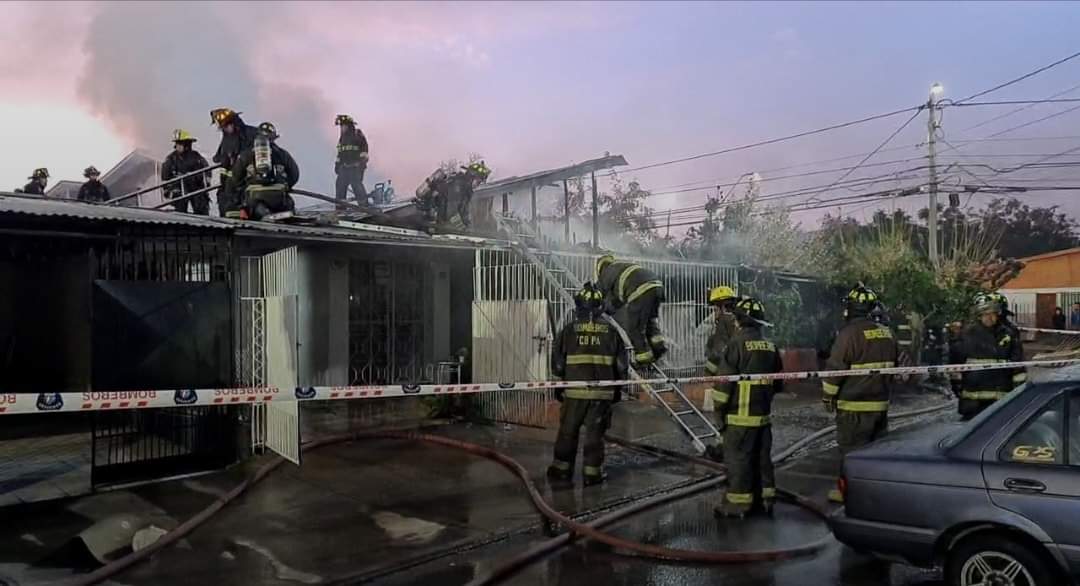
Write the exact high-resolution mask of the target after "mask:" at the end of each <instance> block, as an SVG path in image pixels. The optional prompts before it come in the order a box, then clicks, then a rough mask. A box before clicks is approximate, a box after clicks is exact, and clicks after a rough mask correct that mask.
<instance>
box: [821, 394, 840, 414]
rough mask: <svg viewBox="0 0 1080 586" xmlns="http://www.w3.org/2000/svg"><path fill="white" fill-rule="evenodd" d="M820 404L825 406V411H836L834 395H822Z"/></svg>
mask: <svg viewBox="0 0 1080 586" xmlns="http://www.w3.org/2000/svg"><path fill="white" fill-rule="evenodd" d="M821 404H822V405H823V406H824V407H825V412H826V413H836V397H822V398H821Z"/></svg>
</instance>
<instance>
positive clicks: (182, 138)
mask: <svg viewBox="0 0 1080 586" xmlns="http://www.w3.org/2000/svg"><path fill="white" fill-rule="evenodd" d="M172 140H173V142H195V141H197V140H199V139H197V138H195V137H194V136H192V134H191V133H190V132H188V131H186V130H184V129H183V128H177V129H176V130H174V131H173V133H172Z"/></svg>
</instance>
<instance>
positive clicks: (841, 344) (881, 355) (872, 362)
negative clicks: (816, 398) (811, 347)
mask: <svg viewBox="0 0 1080 586" xmlns="http://www.w3.org/2000/svg"><path fill="white" fill-rule="evenodd" d="M877 303H878V296H877V294H876V293H874V292H873V291H871V290H870V289H868V288H866V287H864V286H862V285H859V286H857V287H855V288H854V289H852V290H851V292H849V293H848V294H847V297H845V298H844V315H845V317H846V319H847V323H846V324H845V325H844V327H843V328H841V329H840V332H839V333H838V334H837V335H836V341H835V342H833V346H832V350H831V351H830V352H829V358H828V361H827V362H826V369H827V370H873V369H878V368H892V367H894V366H896V361H897V359H898V355H899V350H898V348H897V344H896V339H895V337H894V336H893V332H892V330H890V329H889V328H888V327H887V326H884V325H881V324H878V323H875V322H874V321H873V320H872V319H871V318H870V314H871V312H872V311H873V310H874V307H875V306H876V305H877ZM891 378H892V377H891V376H887V375H881V374H873V373H871V374H867V375H865V376H852V377H840V378H826V379H823V381H822V390H823V392H824V394H823V397H822V400H823V401H824V404H825V410H826V411H828V412H829V413H835V414H836V443H837V444H838V446H839V448H840V456H841V461H842V460H843V456H844V455H845V454H847V453H848V452H850V451H852V450H854V449H856V448H859V447H862V446H864V445H866V444H868V443H870V442H872V441H874V440H876V439H879V438H881V437H884V436H885V434H886V433H888V428H889V422H888V412H889V394H890V386H891V383H892V381H891ZM829 500H831V501H833V502H843V495H842V494H841V493H840V491H839V490H836V489H834V490H831V491H829Z"/></svg>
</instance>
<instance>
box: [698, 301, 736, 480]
mask: <svg viewBox="0 0 1080 586" xmlns="http://www.w3.org/2000/svg"><path fill="white" fill-rule="evenodd" d="M738 300H739V298H738V297H736V296H735V290H734V289H732V288H731V287H727V286H724V285H721V286H719V287H714V288H712V289H711V290H710V291H709V305H711V306H713V310H714V312H715V313H714V322H713V330H712V333H711V334H710V335H709V339H708V341H707V342H706V344H705V373H706V374H708V375H709V376H715V375H717V374H719V372H720V364H721V363H722V362H723V360H724V352H725V351H726V350H727V345H728V342H730V341H731V338H732V337H733V336H734V335H735V330H736V325H735V316H734V314H732V309H733V308H734V307H735V303H736V302H737V301H738ZM723 394H724V389H723V388H722V384H721V383H716V384H714V385H713V392H712V398H713V405H714V406H715V405H716V404H717V402H716V399H717V397H718V396H720V395H723ZM713 417H714V418H715V420H716V421H715V422H716V426H717V429H723V428H724V422H723V418H724V415H723V414H722V413H721V412H720V411H715V410H714V412H713ZM717 442H718V445H715V446H707V447H706V448H705V456H706V457H708V458H710V459H712V460H714V461H716V462H723V461H724V443H723V442H724V438H723V436H721V437H719V438H718V439H717Z"/></svg>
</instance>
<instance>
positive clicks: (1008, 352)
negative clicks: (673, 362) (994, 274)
mask: <svg viewBox="0 0 1080 586" xmlns="http://www.w3.org/2000/svg"><path fill="white" fill-rule="evenodd" d="M974 310H975V313H976V318H977V319H978V321H977V322H975V323H973V324H971V325H969V326H968V327H966V328H964V330H963V333H962V334H960V338H959V340H957V341H955V343H952V344H950V345H949V362H951V363H953V364H996V363H1002V362H1020V361H1022V360H1023V359H1024V356H1023V348H1022V347H1021V345H1020V338H1019V335H1018V332H1016V331H1015V330H1013V328H1012V327H1010V326H1009V325H1006V324H1005V323H1002V321H1001V313H1002V311H1003V310H1002V307H1001V302H1000V299H999V298H998V297H997V296H996V295H995V294H985V293H984V294H980V295H978V296H977V297H976V298H975V306H974ZM1013 327H1015V326H1013ZM950 379H951V382H952V388H953V392H954V393H956V396H957V397H959V399H960V403H959V405H958V409H959V411H960V416H961V417H962V418H964V419H971V418H972V417H974V416H976V415H978V414H979V412H981V411H982V410H983V409H986V408H987V407H989V406H990V405H992V404H993V403H994V401H997V400H998V399H1000V398H1002V397H1004V396H1005V395H1006V394H1008V392H1009V391H1011V390H1012V389H1013V387H1015V386H1016V385H1019V384H1021V383H1023V382H1025V381H1027V373H1026V372H1025V371H1024V370H1023V369H1000V370H983V371H972V372H964V373H952V374H951V375H950Z"/></svg>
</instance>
